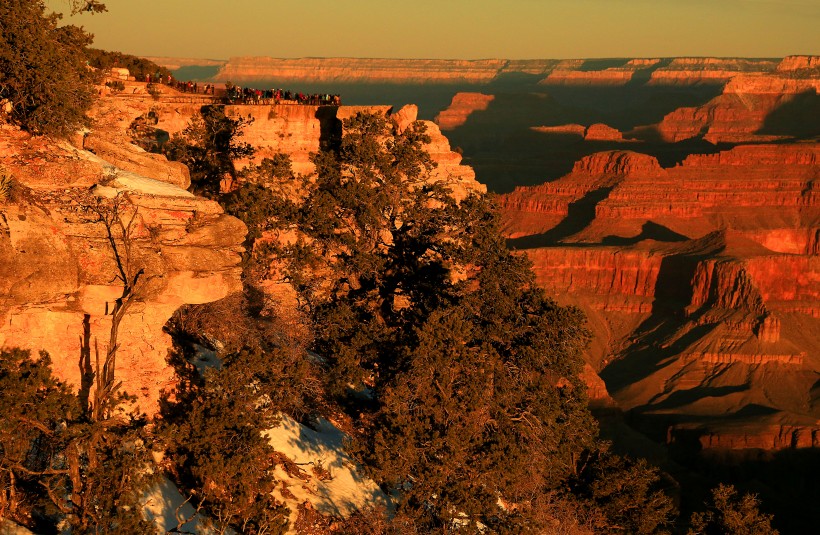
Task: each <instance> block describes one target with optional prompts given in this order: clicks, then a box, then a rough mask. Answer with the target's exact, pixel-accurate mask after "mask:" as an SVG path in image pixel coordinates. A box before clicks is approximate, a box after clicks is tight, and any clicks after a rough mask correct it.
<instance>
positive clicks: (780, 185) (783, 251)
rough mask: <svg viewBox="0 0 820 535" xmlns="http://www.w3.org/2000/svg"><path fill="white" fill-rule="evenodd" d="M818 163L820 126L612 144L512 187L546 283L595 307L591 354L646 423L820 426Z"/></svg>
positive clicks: (805, 435)
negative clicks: (765, 136) (735, 138)
mask: <svg viewBox="0 0 820 535" xmlns="http://www.w3.org/2000/svg"><path fill="white" fill-rule="evenodd" d="M818 178H820V145H819V144H817V143H810V142H801V143H791V144H778V145H774V144H769V145H766V144H762V145H742V146H737V147H735V148H732V149H730V150H726V151H720V152H716V153H714V154H700V155H697V154H695V155H691V156H689V157H687V158H685V159H684V160H683V161H682V162H681V163H680V164H678V165H675V166H672V167H667V168H664V167H661V166H660V164H659V163H658V161H657V159H655V158H654V157H652V156H649V155H645V154H639V153H635V152H630V151H609V152H603V153H596V154H593V155H591V156H588V157H585V158H583V159H581V160H579V161H578V162H576V164H575V166H574V168H573V170H572V172H570V173H569V174H568V175H566V176H564V177H563V178H561V179H559V180H557V181H554V182H548V183H545V184H543V185H540V186H535V187H526V188H525V187H521V188H518V189H516V190H515V191H514V192H513V193H510V194H507V195H505V196H503V197H502V199H501V203H502V207H503V210H504V213H505V220H506V229H507V233H508V235H509V236H511V237H513V238H516V239H515V240H513V241H512V242H511V243H513V244H514V245H518V246H520V247H525V248H527V250H526V254H527V255H528V256H529V257H530V259H531V260H532V261H533V263H534V268H535V272H536V276H537V279H538V281H539V283H540V284H541V285H542V286H544V287H545V288H546V289H547V290H548V291H549V292H551V293H553V294H555V295H556V296H558V298H559V300H561V301H562V302H564V303H569V304H576V305H579V306H581V307H582V308H584V309H585V311H587V313H588V315H589V317H590V326H591V328H592V329H593V330H594V331H595V333H596V339H595V341H594V343H593V345H592V347H591V349H590V351H589V355H588V357H589V359H590V362H591V363H592V364H593V366H594V367H595V369H597V370H598V372H599V373H600V375H601V377H602V378H603V379H604V380H605V382H606V386H607V389H608V391H609V393H610V394H611V396H612V397H613V398H614V400H615V402H617V404H618V405H619V406H620V407H621V408H623V409H629V410H634V411H638V412H639V413H640V414H641V417H640V418H639V425H643V426H644V428H645V430H646V431H647V432H649V433H650V434H655V435H657V436H658V438H660V439H662V440H668V441H692V440H695V441H696V442H697V443H698V444H700V446H699V447H703V448H766V449H780V448H790V447H805V446H813V445H816V441H817V440H816V437H817V432H818V428H817V424H816V417H817V412H816V411H817V409H818V407H817V406H815V405H813V404H812V401H811V400H812V399H813V396H814V395H815V394H816V392H815V391H814V390H815V379H813V377H816V374H817V373H818V372H820V342H818V340H820V259H819V258H818V256H817V253H818V245H817V241H818V235H820V203H818V198H817V195H816V193H815V191H814V183H815V181H816V180H817V179H818ZM681 392H687V393H688V394H687V395H686V396H683V395H682V394H680V393H681ZM756 407H765V408H766V409H765V410H764V411H763V413H761V414H758V412H759V411H758V409H756ZM761 410H762V409H761ZM718 414H720V415H722V416H721V418H720V419H715V415H718Z"/></svg>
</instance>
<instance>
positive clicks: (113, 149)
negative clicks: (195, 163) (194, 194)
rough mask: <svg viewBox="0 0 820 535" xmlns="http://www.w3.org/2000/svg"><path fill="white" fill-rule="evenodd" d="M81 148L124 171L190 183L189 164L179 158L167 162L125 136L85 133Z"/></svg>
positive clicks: (167, 180) (178, 184)
mask: <svg viewBox="0 0 820 535" xmlns="http://www.w3.org/2000/svg"><path fill="white" fill-rule="evenodd" d="M83 148H84V149H85V150H87V151H90V152H92V153H94V154H96V155H97V156H99V157H100V158H101V159H103V160H105V161H106V162H108V163H110V164H112V165H114V166H115V167H117V168H119V169H122V170H124V171H130V172H132V173H138V174H141V175H142V176H146V177H148V178H153V179H155V180H159V181H160V182H167V183H169V184H174V185H175V186H179V187H180V188H182V189H186V188H187V187H188V186H190V185H191V176H190V174H189V173H188V168H187V167H186V166H185V165H184V164H181V163H179V162H169V161H168V160H167V159H166V158H165V157H164V156H162V155H160V154H151V153H149V152H146V151H145V150H143V149H142V148H140V147H138V146H136V145H133V144H132V143H130V142H129V140H126V139H124V138H119V139H117V141H111V140H109V139H104V138H103V137H102V136H101V135H100V134H98V133H93V132H92V133H91V134H89V135H87V136H85V138H84V140H83Z"/></svg>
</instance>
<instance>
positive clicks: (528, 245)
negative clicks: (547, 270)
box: [507, 186, 613, 249]
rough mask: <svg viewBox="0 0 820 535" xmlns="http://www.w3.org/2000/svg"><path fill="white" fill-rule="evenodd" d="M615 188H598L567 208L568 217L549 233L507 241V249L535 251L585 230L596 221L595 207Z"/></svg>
mask: <svg viewBox="0 0 820 535" xmlns="http://www.w3.org/2000/svg"><path fill="white" fill-rule="evenodd" d="M612 189H613V187H612V186H610V187H606V188H598V189H596V190H593V191H590V192H589V193H587V194H586V195H584V196H583V197H581V198H580V199H578V200H577V201H575V202H573V203H570V205H569V206H568V207H567V217H565V218H564V220H563V221H561V222H560V223H558V224H557V225H555V226H554V227H552V228H551V229H550V230H548V231H547V232H544V233H541V234H533V235H531V236H522V237H521V238H513V239H510V240H507V247H509V248H511V249H533V248H536V247H549V246H550V245H556V244H557V243H559V242H560V241H561V240H563V239H565V238H568V237H569V236H572V235H573V234H575V233H577V232H581V231H582V230H584V229H585V228H586V227H587V226H588V225H589V224H590V223H592V220H593V219H595V207H596V206H598V203H599V202H601V201H603V200H604V199H606V198H607V197H608V196H609V192H610V191H612Z"/></svg>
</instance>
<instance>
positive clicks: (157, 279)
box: [0, 128, 246, 414]
mask: <svg viewBox="0 0 820 535" xmlns="http://www.w3.org/2000/svg"><path fill="white" fill-rule="evenodd" d="M108 143H109V142H108V141H107V140H105V139H102V138H101V139H98V140H94V142H93V143H92V146H93V147H94V148H95V149H96V150H97V151H98V154H99V155H100V156H106V155H108V156H112V158H111V159H112V160H114V161H117V162H119V163H120V164H122V166H123V167H128V168H129V169H130V170H129V171H125V170H124V169H123V168H120V167H117V166H115V165H112V164H111V163H109V162H107V161H105V160H103V159H101V158H100V156H95V155H94V154H92V153H90V152H88V151H83V150H79V149H76V148H74V147H71V146H69V145H68V144H65V143H54V142H51V141H48V140H45V139H43V138H32V137H30V136H28V135H27V134H24V133H21V132H19V131H16V130H13V129H9V128H6V129H3V130H0V157H2V164H3V166H4V167H6V168H7V169H8V170H9V171H10V172H11V174H12V175H13V176H14V178H15V180H16V186H15V189H14V191H13V194H12V195H11V196H10V197H9V199H7V200H6V201H5V202H2V203H0V222H1V223H0V251H2V253H1V254H0V285H1V286H2V288H0V321H2V323H0V345H1V346H3V347H23V348H28V349H31V350H32V351H33V352H35V353H36V352H38V351H40V350H45V351H47V352H48V353H49V354H50V355H51V358H52V361H53V366H54V372H55V375H56V376H57V377H59V378H60V379H62V380H65V381H68V382H69V383H71V384H73V385H75V386H78V385H79V383H80V367H79V362H80V346H81V337H82V335H83V320H84V316H86V315H87V316H88V318H89V324H90V330H91V339H90V343H91V347H92V362H93V361H94V356H93V351H94V349H95V348H99V351H100V354H101V358H102V359H104V357H105V352H106V350H107V344H108V340H109V334H110V325H111V317H110V316H109V315H107V314H108V313H109V312H110V311H111V310H112V309H113V302H114V300H115V299H116V298H118V297H120V296H121V294H122V284H121V283H120V282H119V281H118V280H117V278H116V277H117V274H118V269H117V266H116V263H115V260H114V254H113V250H112V248H111V246H110V244H109V242H108V239H107V235H106V229H105V226H104V225H102V224H101V223H96V222H94V218H93V216H92V215H91V213H90V212H89V211H88V210H85V209H83V206H90V205H93V204H94V202H95V198H96V197H100V196H102V197H111V196H114V195H116V194H118V193H119V194H121V195H120V198H121V200H122V219H123V221H124V223H126V224H128V223H129V222H131V233H130V235H131V239H130V240H129V247H130V250H129V251H127V250H126V246H125V244H124V243H123V242H122V240H119V239H117V240H116V241H117V244H118V247H119V252H120V254H122V255H123V260H124V262H126V263H128V264H130V266H131V267H132V268H133V270H134V271H137V270H139V269H143V270H144V274H143V275H142V276H141V277H140V281H141V283H140V285H139V291H138V294H137V299H136V301H135V302H134V303H133V305H132V306H131V308H130V309H129V312H128V314H127V315H126V316H125V318H124V320H123V321H122V323H121V325H120V328H119V338H118V343H119V351H118V354H117V361H116V378H117V380H119V381H122V390H123V391H125V392H128V393H129V394H133V395H135V396H136V397H137V403H138V407H139V409H140V410H142V411H144V412H146V413H148V414H153V413H154V412H156V410H157V408H158V405H157V403H158V400H159V397H160V391H161V390H162V389H165V388H169V387H170V386H172V384H173V381H174V374H173V370H172V369H171V368H170V367H169V365H168V364H167V362H166V357H167V353H168V350H169V348H170V347H171V340H170V337H169V336H168V335H167V334H166V333H164V332H163V326H164V325H165V323H166V322H167V321H168V319H169V318H170V317H171V315H172V314H173V313H174V311H175V310H177V309H178V308H179V307H180V306H182V305H183V304H187V303H205V302H209V301H214V300H218V299H221V298H223V297H225V296H227V295H229V294H231V293H233V292H236V291H240V290H241V280H240V275H241V270H240V267H239V262H240V255H239V253H240V252H241V243H242V241H243V238H244V235H245V232H246V229H245V226H244V224H243V223H242V222H241V221H239V220H238V219H235V218H233V217H230V216H227V215H225V214H224V213H223V212H222V209H221V208H220V207H219V205H218V204H217V203H215V202H213V201H208V200H205V199H202V198H197V197H194V196H193V195H191V194H190V193H188V192H187V191H186V190H185V189H182V188H181V187H180V186H181V185H185V184H186V183H187V180H188V178H187V170H182V169H180V167H179V166H178V165H177V164H173V163H169V162H166V161H164V158H158V157H154V156H152V155H147V154H144V153H142V152H141V151H140V150H139V149H137V148H136V147H133V146H127V145H119V144H113V145H109V144H108ZM143 164H144V165H143ZM143 169H144V170H145V174H144V175H143V174H139V171H141V170H143ZM146 175H148V176H150V175H153V176H154V177H155V178H149V177H148V176H146ZM157 178H160V179H164V180H163V181H161V180H158V179H157ZM115 235H116V236H119V234H116V233H115Z"/></svg>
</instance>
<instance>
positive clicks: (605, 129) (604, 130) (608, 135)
mask: <svg viewBox="0 0 820 535" xmlns="http://www.w3.org/2000/svg"><path fill="white" fill-rule="evenodd" d="M584 139H585V140H587V141H623V140H624V136H623V134H621V132H620V130H618V129H617V128H612V127H611V126H608V125H605V124H601V123H597V124H593V125H590V126H589V127H588V128H587V129H586V131H585V132H584Z"/></svg>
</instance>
